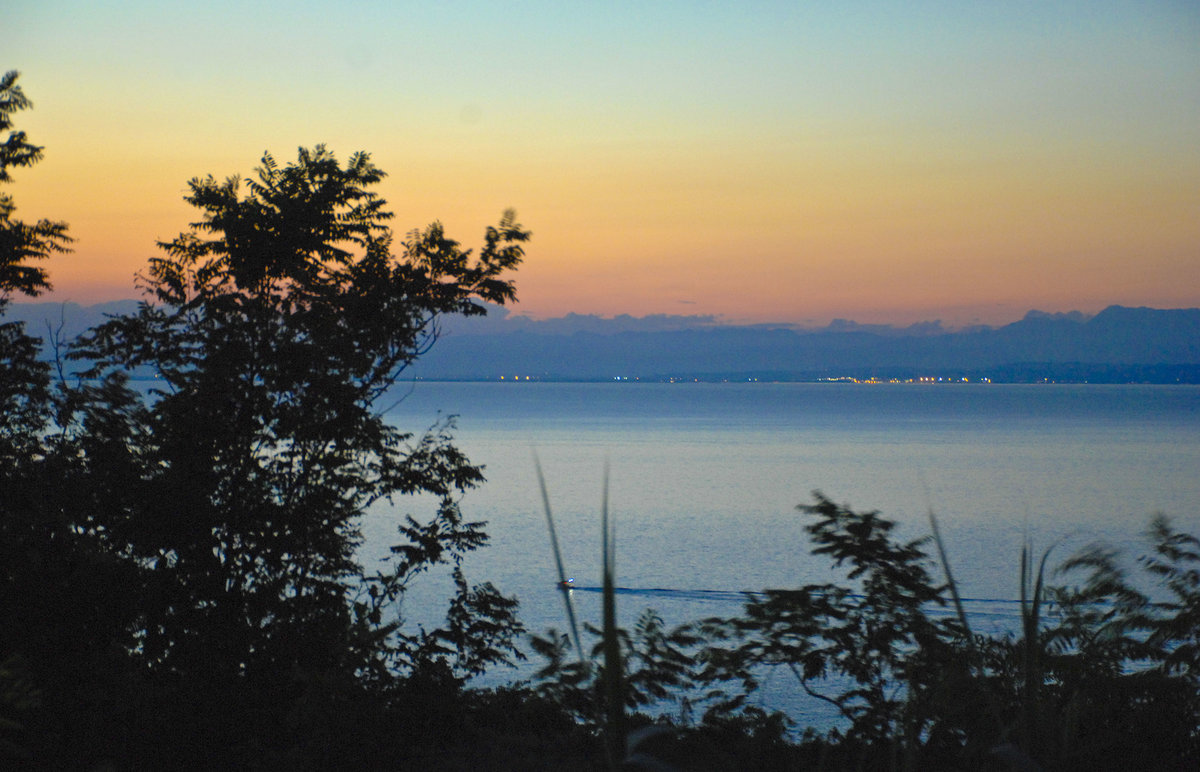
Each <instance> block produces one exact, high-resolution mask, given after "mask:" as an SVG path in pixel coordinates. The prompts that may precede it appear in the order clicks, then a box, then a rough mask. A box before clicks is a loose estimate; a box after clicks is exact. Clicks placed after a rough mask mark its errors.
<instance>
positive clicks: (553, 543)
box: [533, 453, 607, 668]
mask: <svg viewBox="0 0 1200 772" xmlns="http://www.w3.org/2000/svg"><path fill="white" fill-rule="evenodd" d="M533 465H534V468H536V469H537V478H538V486H539V487H540V488H541V489H542V508H543V509H544V510H545V512H546V527H547V528H549V529H550V547H551V549H553V550H554V563H555V565H556V566H557V567H558V587H559V590H560V591H561V592H562V596H563V605H564V606H566V608H567V621H568V623H569V624H570V625H571V640H572V641H573V642H574V644H575V652H576V654H578V655H579V662H580V664H581V665H583V666H584V667H585V668H586V667H587V666H588V660H587V657H585V656H584V655H583V643H582V641H581V640H580V638H579V622H578V621H577V620H576V618H575V606H574V604H572V603H571V592H570V590H569V589H568V585H567V572H566V570H565V569H564V568H563V560H562V550H560V549H559V547H558V533H557V532H556V531H555V530H554V515H552V514H551V512H550V494H549V492H547V490H546V477H545V475H544V474H542V462H541V461H540V460H539V459H538V456H537V453H534V454H533ZM605 495H607V491H606V494H605Z"/></svg>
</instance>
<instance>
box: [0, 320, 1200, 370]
mask: <svg viewBox="0 0 1200 772" xmlns="http://www.w3.org/2000/svg"><path fill="white" fill-rule="evenodd" d="M135 308H136V301H132V300H129V301H117V302H112V303H105V304H100V305H95V306H80V305H77V304H72V303H66V304H63V303H12V304H10V305H9V306H8V309H7V313H6V314H5V317H4V320H5V321H23V322H25V324H26V327H27V330H28V332H29V333H30V334H34V335H41V336H42V337H43V338H45V337H48V335H49V334H50V333H51V332H52V331H53V333H54V334H56V335H58V336H59V337H60V338H61V339H63V340H70V339H71V338H73V337H75V336H76V335H78V334H79V333H81V332H83V331H85V330H86V329H88V328H90V327H91V326H93V325H95V324H97V323H99V322H101V321H103V320H104V318H105V317H106V316H107V315H113V314H123V313H129V312H131V311H133V310H134V309H135ZM46 351H47V353H46V356H47V357H49V356H51V352H52V349H51V347H50V346H47V349H46ZM138 375H142V376H143V377H145V376H148V375H149V374H148V373H146V374H137V373H135V377H137V376H138ZM409 377H411V378H415V379H419V380H426V381H437V380H445V381H502V380H508V381H512V380H515V379H520V380H530V381H544V382H594V383H599V382H611V381H633V382H638V381H641V382H659V383H661V382H672V381H676V382H678V381H702V382H726V381H727V382H746V381H751V382H752V381H773V382H823V381H831V380H839V379H840V380H848V381H858V382H865V383H883V382H914V383H964V382H965V383H989V382H990V383H1095V384H1118V383H1147V384H1200V309H1196V308H1187V309H1153V308H1129V307H1124V306H1110V307H1109V308H1106V309H1104V310H1103V311H1101V312H1100V313H1098V314H1096V315H1094V316H1087V315H1084V314H1082V313H1079V312H1069V313H1046V312H1041V311H1030V312H1029V313H1027V314H1026V315H1025V317H1024V318H1022V319H1021V320H1019V321H1017V322H1013V323H1012V324H1008V325H1003V326H1000V327H982V326H981V327H971V328H967V329H963V330H949V329H946V328H944V327H942V325H941V324H940V323H939V322H925V323H921V324H917V325H910V326H908V327H892V326H888V325H861V324H857V323H855V322H852V321H847V320H836V321H834V322H832V323H831V324H829V325H827V326H825V327H820V328H812V329H803V328H796V327H791V326H787V325H731V324H722V323H720V322H719V320H716V319H714V318H713V317H710V316H667V315H656V316H648V317H629V316H619V317H613V318H605V317H598V316H588V315H578V314H569V315H567V316H565V317H560V318H557V319H548V320H531V319H529V318H527V317H523V316H515V315H512V314H511V313H509V311H508V309H506V308H502V307H494V308H492V309H490V312H489V314H488V315H487V316H484V317H473V318H455V319H452V320H450V321H449V322H448V323H447V324H446V325H445V326H444V327H443V329H442V335H441V338H440V340H439V341H438V342H437V344H436V345H435V346H434V347H433V349H432V350H430V351H429V352H428V353H427V354H426V355H425V356H424V357H422V359H421V360H420V361H419V362H418V363H417V364H416V366H414V367H413V369H412V370H410V371H409Z"/></svg>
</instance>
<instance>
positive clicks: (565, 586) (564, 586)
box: [558, 578, 575, 590]
mask: <svg viewBox="0 0 1200 772" xmlns="http://www.w3.org/2000/svg"><path fill="white" fill-rule="evenodd" d="M574 586H575V579H574V578H571V579H563V580H562V581H561V582H559V583H558V589H560V590H569V589H571V588H572V587H574Z"/></svg>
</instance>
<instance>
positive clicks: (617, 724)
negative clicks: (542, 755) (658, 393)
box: [600, 463, 625, 769]
mask: <svg viewBox="0 0 1200 772" xmlns="http://www.w3.org/2000/svg"><path fill="white" fill-rule="evenodd" d="M600 527H601V530H602V532H603V533H602V542H601V553H602V558H603V562H604V578H603V588H602V589H603V593H604V629H603V634H604V642H603V646H604V684H603V688H604V705H605V732H604V734H605V745H606V746H607V749H608V761H609V765H610V767H611V768H612V769H618V768H619V765H620V762H621V759H623V758H624V755H625V691H624V689H623V687H622V680H623V678H622V674H623V668H622V665H621V642H620V639H619V638H618V636H617V592H616V556H615V554H614V553H615V552H616V550H615V544H614V541H615V529H614V527H613V524H612V522H611V520H610V518H609V514H608V464H607V463H605V465H604V493H603V496H602V498H601V505H600Z"/></svg>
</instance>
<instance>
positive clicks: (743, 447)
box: [362, 381, 1200, 724]
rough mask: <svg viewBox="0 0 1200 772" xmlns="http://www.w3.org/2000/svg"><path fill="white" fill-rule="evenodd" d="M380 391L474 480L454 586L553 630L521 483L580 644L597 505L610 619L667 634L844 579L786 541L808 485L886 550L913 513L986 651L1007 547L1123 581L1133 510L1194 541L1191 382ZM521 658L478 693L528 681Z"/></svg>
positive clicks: (421, 386) (377, 543) (596, 539)
mask: <svg viewBox="0 0 1200 772" xmlns="http://www.w3.org/2000/svg"><path fill="white" fill-rule="evenodd" d="M389 396H390V400H389V402H388V404H387V405H386V408H387V411H386V412H387V416H388V418H389V419H390V420H391V422H392V423H393V424H394V425H396V426H397V427H399V428H401V429H403V430H406V431H413V432H420V431H421V430H423V429H425V428H426V427H428V426H430V425H432V424H433V423H434V422H435V421H437V420H439V418H442V417H447V416H455V417H456V418H455V421H456V429H455V432H454V434H455V437H456V441H457V444H458V446H459V447H460V448H461V449H462V450H463V451H465V452H466V454H467V455H468V456H469V458H470V459H471V460H472V461H473V462H475V463H478V464H482V465H483V466H484V474H485V476H486V478H487V481H486V483H484V484H483V485H482V486H480V487H479V488H477V489H475V490H472V491H469V492H467V493H466V494H465V495H464V496H463V497H462V499H461V508H462V511H463V513H464V516H465V517H466V518H467V519H469V520H481V521H486V522H487V528H486V530H487V532H488V534H489V535H490V544H489V545H488V546H486V547H485V548H483V549H481V550H478V551H477V552H474V553H472V554H470V555H469V556H467V558H466V559H465V561H464V563H463V569H464V571H465V573H466V575H467V578H468V580H469V581H472V582H481V581H488V582H492V583H493V584H494V585H496V586H497V587H498V588H499V589H501V590H502V591H503V592H505V593H508V594H514V595H516V596H517V597H518V598H519V600H520V602H521V606H520V616H521V619H522V620H523V622H524V623H525V625H526V627H527V628H528V629H529V630H530V631H531V632H537V633H542V632H545V631H546V630H548V629H550V628H555V629H557V630H558V631H560V632H562V631H565V630H566V629H567V621H566V615H565V612H564V606H563V593H562V592H560V591H559V590H558V589H557V582H558V573H557V568H556V565H555V560H554V554H553V551H552V549H551V545H550V537H549V534H548V529H547V523H546V516H545V513H544V508H543V502H542V494H541V489H540V487H539V483H538V472H537V470H538V467H539V465H540V468H541V470H542V473H543V475H544V479H545V482H546V488H547V492H548V497H549V501H550V505H551V509H552V512H553V516H554V521H555V526H556V531H557V535H558V540H559V542H560V545H561V552H562V557H563V562H564V565H565V568H566V571H567V573H568V574H569V575H570V576H571V577H572V578H573V579H574V587H575V589H574V590H572V591H571V593H570V597H571V599H572V602H573V603H574V604H575V606H576V610H577V613H578V614H579V617H580V618H581V620H582V621H586V622H590V623H592V624H595V625H597V626H598V625H599V623H600V593H599V586H600V583H601V581H600V577H601V544H602V542H601V539H602V535H601V525H600V523H601V508H602V506H603V503H604V502H605V500H607V506H608V511H609V513H610V517H611V518H612V520H613V522H614V524H615V526H614V527H615V565H616V577H617V585H618V587H619V588H620V589H619V591H618V598H617V602H618V616H619V621H620V622H621V623H622V624H624V625H632V623H633V621H634V620H635V619H636V618H637V616H638V614H640V613H641V612H642V611H643V610H644V609H647V608H651V609H654V610H655V611H656V612H657V613H658V614H659V615H660V616H661V617H662V618H663V619H664V620H665V621H666V622H667V623H668V624H669V625H675V624H681V623H684V622H688V621H695V620H699V619H703V618H707V617H712V616H731V615H735V614H737V613H738V612H739V610H740V608H741V605H742V603H743V601H744V597H745V596H744V593H746V592H754V591H758V590H762V589H765V588H787V587H799V586H801V585H804V584H808V583H814V582H827V581H838V580H841V578H842V576H843V574H841V573H839V572H837V571H836V570H835V569H833V567H831V565H830V563H829V561H828V560H827V559H825V558H823V557H821V556H814V555H812V554H811V545H810V544H809V542H808V541H807V539H806V533H805V531H804V525H805V524H806V523H807V522H809V521H810V519H811V516H809V515H805V514H804V513H803V512H801V511H800V510H798V509H797V507H798V505H804V504H810V503H812V502H813V501H814V498H813V492H814V491H820V492H821V493H822V494H823V495H825V496H826V497H828V498H830V499H833V500H834V501H836V502H838V503H844V504H846V505H849V506H850V507H852V508H853V509H855V510H877V511H878V512H879V513H880V514H881V515H882V516H884V517H887V518H889V519H892V520H894V521H896V522H897V524H898V525H897V533H898V538H901V539H904V540H908V539H918V538H922V537H924V536H927V535H929V534H930V513H934V514H935V515H936V517H937V520H938V523H939V525H940V529H941V532H942V535H943V537H944V541H945V544H946V547H947V552H948V559H949V563H950V566H951V568H952V570H953V572H954V576H955V579H956V580H957V581H958V584H959V586H960V589H961V593H962V595H963V596H964V597H965V598H967V599H968V601H967V607H968V611H969V614H970V616H971V620H972V624H973V626H975V627H976V630H977V631H978V632H990V633H995V634H1005V633H1006V632H1011V631H1014V630H1015V629H1016V628H1015V624H1016V620H1017V615H1018V609H1019V604H1018V600H1017V599H1018V597H1019V575H1020V563H1019V559H1020V551H1021V548H1022V545H1023V544H1025V543H1029V544H1031V545H1032V548H1033V550H1034V552H1035V554H1037V555H1039V556H1040V555H1041V553H1042V552H1044V551H1046V550H1049V551H1050V559H1049V561H1048V565H1050V566H1054V565H1057V564H1058V563H1059V562H1060V561H1061V560H1062V559H1065V558H1067V557H1069V556H1070V555H1071V554H1073V553H1074V552H1076V551H1077V550H1079V549H1082V548H1084V547H1086V546H1088V545H1091V544H1095V543H1103V544H1107V545H1111V546H1115V547H1118V548H1120V549H1121V550H1122V554H1123V555H1124V556H1125V559H1126V560H1127V562H1128V564H1129V565H1130V566H1133V565H1134V562H1135V560H1136V558H1137V556H1138V555H1140V554H1143V552H1144V551H1145V545H1146V544H1147V542H1146V541H1145V539H1144V538H1143V533H1144V531H1145V529H1146V527H1147V526H1148V524H1149V521H1150V518H1151V516H1152V515H1153V514H1154V513H1157V512H1162V513H1165V514H1167V515H1168V516H1170V517H1171V518H1172V522H1173V523H1174V524H1175V526H1176V527H1177V528H1179V529H1181V530H1186V531H1190V532H1192V533H1196V534H1200V387H1195V386H1152V385H1087V384H1081V385H1063V384H1024V385H1004V384H990V383H977V382H976V383H958V382H952V383H945V382H942V383H936V382H935V383H893V384H878V383H870V384H864V383H848V382H823V383H765V382H740V383H694V382H684V383H643V382H633V381H614V382H607V383H547V382H536V381H517V382H513V381H505V382H433V381H415V382H410V383H406V384H403V385H402V386H401V387H398V388H397V389H396V390H395V391H394V392H393V393H392V394H391V395H389ZM433 506H435V504H434V502H432V501H428V500H421V499H414V500H404V499H398V500H397V501H396V502H394V503H392V504H388V503H380V504H378V505H376V506H375V507H374V508H373V509H372V510H371V511H370V512H369V514H368V517H367V519H366V521H365V522H364V527H363V532H364V537H365V543H364V545H363V548H362V549H363V556H364V560H367V561H368V562H370V561H373V560H375V559H377V557H378V556H380V555H383V554H385V553H386V547H387V545H388V544H390V543H392V542H394V541H395V540H396V539H395V538H394V536H395V529H396V526H397V524H398V523H399V521H400V520H401V519H402V518H403V517H404V516H405V515H406V514H412V515H414V516H415V517H418V518H422V517H428V516H430V514H431V513H432V511H433V509H432V508H433ZM929 549H930V551H931V554H932V551H933V547H932V545H930V547H929ZM937 570H938V571H940V569H937ZM939 578H940V575H939ZM1052 578H1053V580H1054V581H1057V582H1060V583H1070V582H1072V581H1075V580H1077V578H1076V577H1072V576H1069V575H1056V576H1053V577H1052ZM449 589H450V580H449V578H448V575H446V573H445V572H433V573H431V574H430V575H429V576H427V577H422V578H421V579H420V581H419V582H417V583H414V586H413V589H412V591H411V592H410V593H409V595H408V597H407V598H406V600H405V602H404V606H403V607H402V609H401V612H402V615H403V617H404V618H405V620H406V624H407V625H408V626H409V627H410V628H411V629H416V628H417V627H419V626H421V625H433V624H436V623H437V621H438V619H439V618H440V615H441V614H442V613H444V598H445V596H446V595H447V594H448V592H449ZM539 664H540V663H539V662H537V661H536V659H535V660H533V661H531V662H528V663H525V664H523V665H521V666H519V667H517V668H515V669H513V670H511V671H506V670H503V669H502V670H500V671H498V672H496V673H491V674H489V675H488V676H487V678H486V679H485V680H486V682H487V683H492V684H495V683H497V682H498V681H503V680H505V679H509V680H515V679H522V678H528V677H529V676H530V674H531V673H532V671H533V670H534V669H536V666H537V665H539ZM790 678H791V676H790V675H787V676H785V675H783V674H781V675H780V676H779V679H780V680H779V681H778V682H776V683H775V684H774V686H771V685H770V684H768V688H764V693H763V695H762V700H763V707H767V708H793V709H794V708H795V707H796V706H795V705H794V704H793V702H791V700H792V697H793V696H794V695H795V692H796V691H797V689H796V688H795V684H794V683H791V682H789V680H788V679H790ZM799 709H800V710H801V712H803V711H804V710H812V711H816V712H817V713H820V711H821V710H823V708H822V707H821V706H820V705H815V706H814V705H811V704H810V705H808V706H806V707H804V706H802V707H801V708H799ZM826 713H827V710H826ZM798 720H799V721H800V722H802V723H803V722H804V721H806V720H807V721H809V722H810V723H817V724H820V723H821V722H822V721H828V720H829V719H828V716H826V717H825V718H824V719H823V718H822V717H821V716H819V715H813V716H809V717H808V718H807V719H806V718H805V717H803V716H801V717H798Z"/></svg>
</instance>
